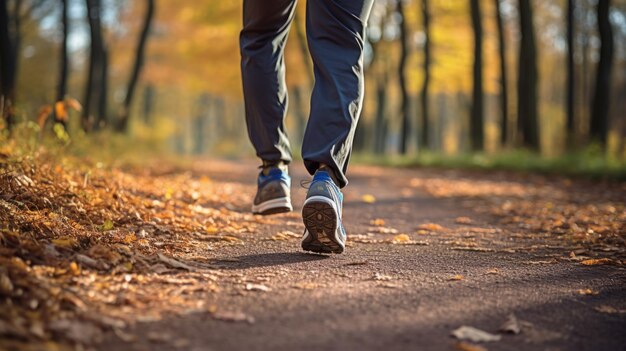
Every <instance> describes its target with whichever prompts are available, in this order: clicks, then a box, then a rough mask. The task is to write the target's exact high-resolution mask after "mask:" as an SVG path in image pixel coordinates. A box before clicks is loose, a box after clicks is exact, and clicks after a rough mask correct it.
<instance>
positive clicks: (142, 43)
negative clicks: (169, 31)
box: [116, 0, 154, 132]
mask: <svg viewBox="0 0 626 351" xmlns="http://www.w3.org/2000/svg"><path fill="white" fill-rule="evenodd" d="M153 18H154V0H148V1H147V9H146V15H145V17H144V22H143V27H142V29H141V35H140V36H139V42H138V44H137V50H136V52H135V64H134V65H133V70H132V73H131V75H130V80H129V82H128V89H127V90H126V98H125V99H124V104H123V106H122V109H121V113H120V116H119V117H118V123H117V126H116V130H117V131H118V132H126V131H127V130H128V119H129V114H130V107H131V105H132V102H133V95H134V93H135V86H136V85H137V81H138V80H139V74H140V73H141V69H142V67H143V63H144V55H145V51H146V42H147V41H148V34H149V33H150V26H151V23H152V19H153Z"/></svg>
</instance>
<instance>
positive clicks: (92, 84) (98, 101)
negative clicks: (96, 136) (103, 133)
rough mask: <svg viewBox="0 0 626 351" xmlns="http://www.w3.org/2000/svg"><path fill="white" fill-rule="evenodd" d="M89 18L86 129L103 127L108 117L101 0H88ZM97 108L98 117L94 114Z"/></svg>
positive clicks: (85, 107)
mask: <svg viewBox="0 0 626 351" xmlns="http://www.w3.org/2000/svg"><path fill="white" fill-rule="evenodd" d="M85 2H86V7H87V20H88V22H89V33H90V39H91V45H90V50H89V67H88V71H87V82H86V85H85V97H84V98H83V115H82V118H81V122H82V123H81V124H82V127H83V129H84V130H85V131H90V130H91V129H98V128H100V127H102V125H101V123H102V121H104V120H106V117H105V116H103V115H102V114H103V113H105V114H106V92H104V93H103V92H102V90H103V89H106V85H107V83H106V79H107V77H106V73H107V68H106V54H107V53H106V47H105V45H104V39H103V37H102V24H101V18H100V16H101V10H102V3H101V0H86V1H85ZM94 109H95V111H96V113H95V114H96V117H95V118H94V117H93V116H92V111H93V110H94Z"/></svg>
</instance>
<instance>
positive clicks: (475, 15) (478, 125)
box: [470, 0, 485, 151]
mask: <svg viewBox="0 0 626 351" xmlns="http://www.w3.org/2000/svg"><path fill="white" fill-rule="evenodd" d="M470 10H471V11H470V12H471V17H472V29H473V32H474V69H473V80H474V82H473V89H472V110H471V114H470V142H471V145H472V151H482V150H483V145H484V141H485V138H484V132H483V127H484V117H483V26H482V23H481V16H480V3H479V0H470Z"/></svg>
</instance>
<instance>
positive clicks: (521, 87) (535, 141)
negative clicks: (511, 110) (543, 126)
mask: <svg viewBox="0 0 626 351" xmlns="http://www.w3.org/2000/svg"><path fill="white" fill-rule="evenodd" d="M518 3H519V16H520V35H521V38H520V52H519V75H518V77H519V78H518V83H517V84H518V88H517V94H518V99H517V101H518V103H517V123H518V131H519V134H520V135H519V136H520V139H519V143H520V146H523V147H526V148H529V149H531V150H536V151H538V150H539V142H540V141H539V123H538V120H537V118H538V116H537V81H538V73H537V44H536V42H535V30H534V28H533V10H532V4H531V0H518Z"/></svg>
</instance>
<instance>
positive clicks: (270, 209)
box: [252, 197, 293, 216]
mask: <svg viewBox="0 0 626 351" xmlns="http://www.w3.org/2000/svg"><path fill="white" fill-rule="evenodd" d="M291 211H293V207H292V206H291V199H290V198H288V197H281V198H277V199H271V200H267V201H265V202H261V203H260V204H258V205H252V213H253V214H259V215H262V216H267V215H273V214H278V213H285V212H291Z"/></svg>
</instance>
